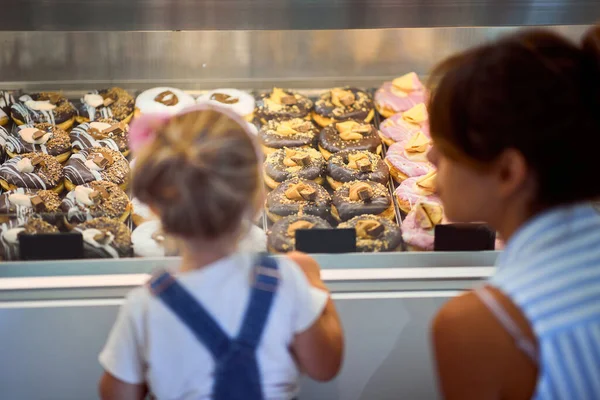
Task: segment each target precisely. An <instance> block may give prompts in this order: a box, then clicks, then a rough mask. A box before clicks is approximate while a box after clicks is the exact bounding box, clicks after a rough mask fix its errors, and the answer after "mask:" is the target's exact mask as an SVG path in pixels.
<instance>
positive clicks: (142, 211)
mask: <svg viewBox="0 0 600 400" xmlns="http://www.w3.org/2000/svg"><path fill="white" fill-rule="evenodd" d="M155 219H158V216H157V215H156V214H154V213H153V212H152V210H151V209H150V207H149V206H147V205H146V204H144V203H142V202H141V201H139V200H138V198H137V197H134V198H133V199H131V220H132V221H133V224H134V225H135V226H140V225H141V224H143V223H144V222H147V221H152V220H155Z"/></svg>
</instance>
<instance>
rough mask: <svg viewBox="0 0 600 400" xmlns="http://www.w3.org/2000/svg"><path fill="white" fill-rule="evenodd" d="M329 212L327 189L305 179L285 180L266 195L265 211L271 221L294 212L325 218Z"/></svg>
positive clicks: (329, 198)
mask: <svg viewBox="0 0 600 400" xmlns="http://www.w3.org/2000/svg"><path fill="white" fill-rule="evenodd" d="M330 212H331V196H330V195H329V193H327V190H325V188H324V187H323V186H321V185H319V184H317V183H315V182H313V181H308V180H306V179H300V178H292V179H290V180H287V181H285V182H283V183H281V184H280V185H279V186H277V187H276V188H275V189H274V190H273V191H272V192H270V193H269V194H268V195H267V201H266V213H267V216H268V217H269V219H270V220H271V221H273V222H277V221H278V220H280V219H281V218H283V217H287V216H288V215H296V214H303V215H304V214H308V215H316V216H317V217H321V218H325V219H326V218H328V217H329V215H330Z"/></svg>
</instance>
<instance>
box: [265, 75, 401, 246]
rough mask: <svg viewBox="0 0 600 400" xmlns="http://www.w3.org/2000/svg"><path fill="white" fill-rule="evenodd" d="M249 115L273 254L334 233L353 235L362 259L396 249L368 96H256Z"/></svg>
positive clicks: (352, 91)
mask: <svg viewBox="0 0 600 400" xmlns="http://www.w3.org/2000/svg"><path fill="white" fill-rule="evenodd" d="M254 115H255V120H256V121H258V124H259V125H261V127H260V130H259V133H258V136H259V140H260V142H261V145H262V148H263V152H264V153H265V155H266V160H265V163H264V181H265V184H266V185H267V187H268V188H269V189H272V191H271V192H270V193H268V195H267V199H266V203H265V211H266V215H267V217H268V219H269V220H270V222H271V223H272V226H271V227H270V229H269V232H268V242H267V243H268V248H269V250H270V251H272V252H287V251H291V250H293V249H294V248H295V232H296V230H298V229H323V228H332V226H335V225H337V226H338V228H351V229H355V230H356V246H357V250H359V251H394V250H399V249H400V247H401V243H402V239H401V233H400V229H399V227H398V225H397V223H396V214H395V211H394V209H395V208H394V203H393V199H392V196H391V193H390V191H389V189H388V187H387V185H388V183H389V176H390V175H389V168H388V166H387V165H386V163H385V162H384V161H383V159H382V158H381V154H382V140H381V137H380V133H379V131H378V130H377V128H376V127H375V126H374V125H372V124H371V122H372V121H373V119H374V116H375V107H374V103H373V100H372V98H371V96H370V95H369V94H368V93H367V92H365V91H362V90H359V89H356V88H352V87H343V88H334V89H330V90H328V91H325V92H324V93H322V94H321V95H320V96H319V97H318V99H317V100H316V101H314V102H313V101H312V100H311V99H310V98H308V97H307V96H304V95H302V94H300V93H298V92H295V91H292V90H287V89H281V88H274V89H273V90H271V91H268V92H266V93H262V94H260V95H259V96H258V98H257V107H256V109H255V113H254Z"/></svg>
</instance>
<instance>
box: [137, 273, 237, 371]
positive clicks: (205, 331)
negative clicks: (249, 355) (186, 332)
mask: <svg viewBox="0 0 600 400" xmlns="http://www.w3.org/2000/svg"><path fill="white" fill-rule="evenodd" d="M147 285H148V288H149V289H150V291H151V292H152V294H153V295H154V296H156V297H158V298H159V299H160V300H161V301H162V302H163V304H165V305H166V306H167V307H168V308H169V309H170V310H171V311H172V312H173V313H174V314H175V315H177V317H178V318H179V320H180V321H181V322H183V323H184V324H185V325H186V326H187V327H188V328H189V329H190V330H191V331H192V333H193V334H194V336H195V337H196V339H198V340H199V341H200V342H201V343H202V344H204V346H205V347H206V349H208V351H210V353H211V354H212V356H213V358H214V359H215V360H218V359H220V358H221V357H222V355H223V354H225V353H226V352H227V351H228V349H229V346H230V342H231V341H230V339H229V337H228V336H227V334H226V333H225V332H224V331H223V329H222V328H221V327H220V326H219V324H218V323H217V322H216V321H215V319H214V318H213V317H212V316H211V315H210V314H209V313H208V311H206V309H205V308H204V307H203V306H202V304H200V303H199V302H198V301H197V300H196V299H195V298H194V297H193V296H192V295H191V293H190V292H188V291H187V290H186V289H185V288H184V287H183V286H182V285H181V284H180V283H179V282H178V281H177V279H175V277H174V276H173V275H171V274H170V273H169V272H168V271H166V270H162V271H158V272H157V273H156V274H155V275H154V277H153V278H152V279H151V280H150V282H148V284H147Z"/></svg>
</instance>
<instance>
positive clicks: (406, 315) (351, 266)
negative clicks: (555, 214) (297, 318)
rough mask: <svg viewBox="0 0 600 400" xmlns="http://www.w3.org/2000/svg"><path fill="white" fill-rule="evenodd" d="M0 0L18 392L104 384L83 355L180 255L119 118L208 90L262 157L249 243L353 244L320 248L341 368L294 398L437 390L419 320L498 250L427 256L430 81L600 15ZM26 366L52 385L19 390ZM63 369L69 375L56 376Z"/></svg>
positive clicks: (5, 279) (586, 5) (498, 5)
mask: <svg viewBox="0 0 600 400" xmlns="http://www.w3.org/2000/svg"><path fill="white" fill-rule="evenodd" d="M3 6H4V7H3V12H2V13H0V21H1V22H2V24H1V25H0V46H1V51H0V90H1V91H2V95H1V96H0V110H1V111H0V125H2V128H0V161H2V165H1V166H0V185H1V186H2V192H1V193H0V225H1V228H0V230H1V233H0V243H1V245H2V246H1V249H0V258H1V259H2V260H3V261H2V262H1V263H0V318H2V320H3V321H8V322H7V323H6V324H3V325H4V326H5V327H8V328H6V329H4V328H2V329H0V341H1V342H2V343H8V344H10V345H9V346H7V348H9V354H8V355H6V358H7V359H12V360H16V361H15V363H14V365H13V366H12V368H7V369H6V370H5V369H4V368H3V373H2V374H0V388H1V389H0V397H2V398H29V399H36V398H61V399H71V398H72V399H84V398H95V389H94V385H95V382H96V379H97V377H98V376H99V369H98V368H99V367H96V364H95V357H96V354H97V351H98V349H99V347H100V346H101V344H102V342H103V341H104V339H105V337H106V334H107V332H108V329H109V328H110V325H111V323H112V321H113V320H114V316H115V313H116V310H117V308H118V306H119V305H120V304H121V303H122V301H123V297H124V296H125V294H126V292H127V291H128V290H129V289H130V288H131V287H133V286H137V285H140V284H143V283H144V282H145V280H147V279H148V274H149V273H150V272H151V271H152V270H153V269H154V268H156V267H159V266H165V265H174V264H176V263H177V262H178V259H177V258H176V257H170V256H171V255H175V254H176V246H171V245H170V241H169V238H168V237H166V236H165V235H164V234H163V233H162V232H161V230H160V226H159V224H158V222H157V221H156V220H155V217H154V216H153V215H152V213H151V212H150V211H149V210H148V209H147V207H145V206H144V205H143V204H141V203H140V202H139V201H137V200H136V199H134V198H132V196H131V192H130V190H129V188H128V187H127V184H128V182H129V169H130V163H131V161H132V160H133V155H132V154H130V153H129V149H128V146H127V133H128V123H129V122H130V121H131V120H132V119H133V118H135V117H136V115H139V114H140V113H142V112H150V111H152V110H154V109H157V108H158V109H163V108H164V107H171V108H172V109H176V108H178V107H182V106H184V105H187V104H194V103H196V102H199V101H200V102H202V101H216V102H219V103H221V104H228V105H230V106H232V107H233V108H235V110H237V111H238V112H239V113H240V114H241V115H244V116H247V117H248V121H249V123H250V124H252V125H251V127H250V129H252V130H253V131H254V132H255V133H256V135H257V138H258V140H260V141H261V144H262V145H263V149H264V150H265V153H266V157H267V158H266V159H265V165H264V166H265V168H264V171H263V172H264V177H265V183H266V185H265V191H266V193H269V194H267V202H266V206H265V209H264V212H263V215H262V216H261V217H260V218H259V219H258V220H257V221H254V222H255V223H254V224H253V229H252V230H251V232H252V233H251V234H249V237H248V238H247V240H246V241H244V242H243V246H245V247H244V248H245V249H253V250H257V249H258V250H267V251H271V252H275V253H282V252H285V251H289V250H290V249H292V248H293V247H294V246H295V244H296V243H295V238H296V232H298V231H302V232H304V233H305V234H306V233H307V232H306V229H314V228H322V227H327V228H331V231H332V232H335V231H336V230H337V229H339V228H347V229H350V231H352V234H353V235H355V236H351V238H352V239H351V241H352V243H351V244H350V247H351V248H352V247H355V248H356V250H357V251H356V253H354V252H352V253H349V254H335V255H333V254H315V257H316V258H317V260H318V261H319V263H320V264H321V266H322V268H323V277H324V279H325V280H326V282H327V283H328V285H329V286H330V287H331V288H332V291H333V297H334V299H335V300H336V303H337V304H338V308H339V309H340V313H341V315H342V319H343V321H344V325H345V327H346V335H347V342H348V343H347V344H348V356H347V358H346V363H345V366H344V370H343V371H342V374H341V376H340V377H339V378H338V379H337V380H336V381H335V382H334V383H332V384H330V385H325V386H316V385H314V384H313V383H310V382H307V384H306V385H305V391H304V393H305V396H306V397H302V396H301V398H328V399H343V400H348V399H362V398H376V399H387V398H390V399H391V398H397V397H398V394H399V393H400V394H404V396H403V397H405V398H426V399H433V398H436V396H437V394H436V393H435V385H434V384H433V379H434V378H433V375H432V371H431V364H430V360H429V358H430V357H429V350H428V347H427V344H426V338H427V333H426V329H427V326H428V322H429V320H430V318H431V316H432V315H433V314H434V313H435V311H436V310H437V308H438V307H439V305H440V304H441V303H442V302H443V301H445V300H446V299H447V298H449V297H451V296H453V295H455V294H456V293H459V292H460V291H462V290H465V289H467V288H470V287H472V286H473V285H475V284H477V283H478V282H480V281H481V280H482V279H485V278H487V277H488V276H489V275H490V274H491V273H492V271H493V268H492V266H493V264H494V261H495V258H496V256H497V253H496V252H493V251H463V252H445V251H431V250H433V247H434V233H435V226H436V225H438V224H445V223H446V221H444V220H443V218H442V214H441V209H440V203H439V200H438V199H437V197H436V196H435V185H434V180H435V179H434V171H433V168H432V166H431V165H429V164H428V163H427V161H426V158H425V154H426V151H427V148H428V146H429V145H430V137H429V134H428V130H427V113H426V109H425V107H424V100H425V97H426V90H425V89H424V88H423V85H422V84H424V83H426V82H427V78H428V72H429V71H430V69H431V68H432V67H433V66H434V65H435V64H436V63H438V62H439V61H441V60H443V59H444V58H445V57H447V56H449V55H451V54H454V53H456V52H458V51H461V50H463V49H466V48H469V47H471V46H474V45H477V44H479V43H482V42H485V41H487V40H491V39H493V38H495V37H498V36H499V35H502V34H503V33H505V32H509V31H512V30H515V29H519V27H521V26H531V25H536V26H549V27H551V29H555V30H558V31H560V32H561V33H563V34H565V35H567V36H569V37H571V38H573V39H578V38H579V36H580V35H581V34H582V33H583V32H584V31H585V30H586V28H587V27H588V26H589V24H592V23H594V22H595V21H596V20H597V19H598V18H599V17H600V5H599V4H598V3H597V2H590V1H583V0H576V1H557V0H547V1H526V0H519V1H513V2H508V3H507V2H504V1H499V0H496V1H494V0H486V1H461V2H447V1H441V0H440V1H428V2H415V1H407V0H399V1H387V0H376V1H362V0H342V1H339V0H335V1H334V0H324V1H293V0H258V1H247V0H229V1H224V0H222V1H215V2H213V1H175V0H152V1H147V0H128V1H122V0H106V1H85V2H84V1H80V2H78V1H71V0H9V1H6V2H5V4H4V3H3ZM407 163H408V167H406V166H407ZM290 178H291V180H289V179H290ZM351 197H352V198H351ZM282 198H285V199H287V200H285V201H284V203H285V205H286V206H285V207H282V201H280V200H281V199H282ZM294 202H298V203H301V204H302V205H303V206H302V207H290V206H289V203H294ZM348 203H352V204H360V206H353V207H350V210H349V211H348V207H347V205H348ZM305 205H310V206H311V207H308V209H310V210H311V211H310V212H306V210H307V207H305ZM299 209H302V210H304V211H303V212H302V215H301V216H300V217H299V216H298V215H297V214H298V210H299ZM340 210H342V212H340ZM307 214H308V217H306V215H307ZM365 214H368V215H373V214H376V215H377V216H376V217H366V218H365V217H361V216H362V215H365ZM57 232H58V236H60V237H61V238H60V239H59V240H56V239H55V237H56V236H55V234H56V233H57ZM32 233H33V234H35V235H29V234H32ZM308 233H310V232H308ZM36 235H37V237H36ZM490 237H491V236H490ZM415 238H417V239H415ZM21 242H22V243H21ZM308 242H309V244H307V245H306V246H309V247H305V248H308V249H310V248H311V247H310V246H311V244H310V240H308ZM384 242H385V243H386V246H383V243H384ZM325 243H329V244H330V247H331V248H332V249H333V248H335V247H336V246H338V245H339V246H341V247H340V248H345V249H347V248H348V247H347V246H348V245H349V244H348V238H347V237H346V238H342V237H333V236H332V237H331V238H330V239H329V240H327V239H326V241H325ZM487 243H488V244H487V245H486V246H484V247H483V248H493V247H490V245H489V241H488V242H487ZM492 243H493V241H492ZM313 245H314V243H313ZM462 245H463V246H464V243H462ZM21 250H22V251H21ZM321 252H323V253H327V252H328V251H327V249H325V250H323V251H319V253H321ZM359 253H360V254H359ZM48 258H53V259H54V260H48ZM80 258H87V259H85V260H81V259H80ZM44 259H46V260H44ZM66 259H69V260H66ZM390 315H394V316H395V317H394V318H390ZM78 332H79V334H78ZM32 343H33V345H32ZM73 343H80V344H79V345H77V346H78V347H77V348H76V349H75V350H74V351H68V352H65V351H64V349H65V348H67V347H69V346H71V345H72V344H73ZM30 346H33V347H30ZM32 349H33V350H32ZM61 349H62V350H61ZM32 352H33V354H30V353H32ZM358 361H360V362H358ZM33 365H35V367H32V366H33ZM90 365H93V367H90ZM25 368H27V369H28V370H29V371H30V374H35V375H36V376H43V377H44V378H43V379H42V380H43V382H40V385H35V386H36V387H33V386H32V385H26V384H21V383H22V382H21V383H19V382H20V381H22V378H20V376H21V375H22V374H23V371H24V370H25ZM32 368H33V370H35V371H32ZM73 368H78V370H80V371H81V376H80V377H79V378H78V380H77V382H76V383H74V382H73V381H72V380H69V379H68V378H66V375H65V374H64V371H67V370H73ZM65 385H69V387H71V388H72V390H71V391H70V392H69V393H65V391H64V390H63V388H64V387H65ZM39 388H44V392H41V391H40V389H39Z"/></svg>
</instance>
